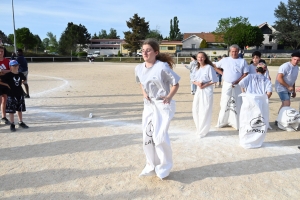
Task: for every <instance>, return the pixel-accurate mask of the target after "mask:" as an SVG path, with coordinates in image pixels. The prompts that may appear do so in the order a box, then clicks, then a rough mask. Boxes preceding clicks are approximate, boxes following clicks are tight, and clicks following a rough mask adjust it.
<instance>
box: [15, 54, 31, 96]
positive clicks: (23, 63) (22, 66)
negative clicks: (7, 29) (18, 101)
mask: <svg viewBox="0 0 300 200" xmlns="http://www.w3.org/2000/svg"><path fill="white" fill-rule="evenodd" d="M17 54H18V57H17V59H16V60H17V61H18V63H19V72H21V73H22V74H24V76H25V77H26V80H25V81H24V82H23V85H24V86H25V91H26V94H24V97H25V98H30V96H29V86H28V63H27V60H26V59H25V57H24V55H23V50H22V49H18V50H17Z"/></svg>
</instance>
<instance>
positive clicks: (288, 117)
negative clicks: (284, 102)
mask: <svg viewBox="0 0 300 200" xmlns="http://www.w3.org/2000/svg"><path fill="white" fill-rule="evenodd" d="M276 121H277V124H278V128H280V129H282V130H285V131H297V129H298V126H299V123H300V114H299V112H298V111H297V110H295V109H294V108H291V107H288V106H286V107H282V108H281V109H280V111H279V114H278V116H277V119H276Z"/></svg>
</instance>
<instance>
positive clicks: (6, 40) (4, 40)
mask: <svg viewBox="0 0 300 200" xmlns="http://www.w3.org/2000/svg"><path fill="white" fill-rule="evenodd" d="M0 38H1V39H2V43H3V44H8V45H12V44H13V42H12V40H10V39H9V37H8V36H6V35H5V33H4V32H2V31H1V30H0Z"/></svg>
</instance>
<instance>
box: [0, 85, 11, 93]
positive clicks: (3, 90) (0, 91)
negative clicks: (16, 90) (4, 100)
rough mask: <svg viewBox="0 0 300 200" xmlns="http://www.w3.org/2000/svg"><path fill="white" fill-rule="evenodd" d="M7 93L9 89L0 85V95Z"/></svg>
mask: <svg viewBox="0 0 300 200" xmlns="http://www.w3.org/2000/svg"><path fill="white" fill-rule="evenodd" d="M8 91H9V88H8V87H6V86H4V85H0V95H2V94H7V93H8Z"/></svg>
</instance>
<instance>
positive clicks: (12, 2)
mask: <svg viewBox="0 0 300 200" xmlns="http://www.w3.org/2000/svg"><path fill="white" fill-rule="evenodd" d="M11 7H12V14H13V26H14V46H15V48H14V49H15V53H17V45H16V43H17V42H16V28H15V13H14V0H11Z"/></svg>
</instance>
